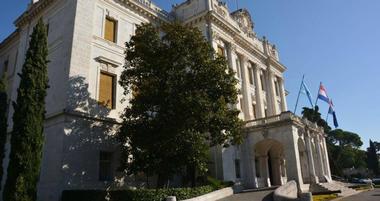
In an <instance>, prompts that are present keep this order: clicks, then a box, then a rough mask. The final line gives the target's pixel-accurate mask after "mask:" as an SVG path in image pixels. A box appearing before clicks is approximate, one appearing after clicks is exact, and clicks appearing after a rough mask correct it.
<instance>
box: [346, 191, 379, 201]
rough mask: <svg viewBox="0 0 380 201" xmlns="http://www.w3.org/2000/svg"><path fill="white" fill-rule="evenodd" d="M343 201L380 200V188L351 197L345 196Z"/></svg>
mask: <svg viewBox="0 0 380 201" xmlns="http://www.w3.org/2000/svg"><path fill="white" fill-rule="evenodd" d="M341 201H380V189H379V188H375V190H373V191H366V192H363V193H359V194H356V195H353V196H350V197H345V198H343V199H341Z"/></svg>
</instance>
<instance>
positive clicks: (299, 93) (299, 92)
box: [294, 74, 305, 114]
mask: <svg viewBox="0 0 380 201" xmlns="http://www.w3.org/2000/svg"><path fill="white" fill-rule="evenodd" d="M304 79H305V74H304V75H303V76H302V82H301V85H300V90H299V91H298V97H297V102H296V107H295V108H294V114H296V112H297V107H298V101H299V100H300V95H301V90H302V83H303V81H304Z"/></svg>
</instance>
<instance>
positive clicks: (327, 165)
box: [322, 137, 332, 182]
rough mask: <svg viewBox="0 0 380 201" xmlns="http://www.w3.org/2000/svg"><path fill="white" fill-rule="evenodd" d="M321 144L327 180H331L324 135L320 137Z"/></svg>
mask: <svg viewBox="0 0 380 201" xmlns="http://www.w3.org/2000/svg"><path fill="white" fill-rule="evenodd" d="M322 145H323V149H324V153H323V154H325V159H326V160H325V161H324V162H325V164H326V176H327V177H328V179H329V181H328V182H331V181H332V178H331V170H330V163H329V161H330V160H329V154H328V152H327V146H326V138H325V137H322Z"/></svg>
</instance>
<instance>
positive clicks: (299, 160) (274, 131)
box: [221, 112, 331, 191]
mask: <svg viewBox="0 0 380 201" xmlns="http://www.w3.org/2000/svg"><path fill="white" fill-rule="evenodd" d="M324 135H325V134H324V132H323V129H322V128H320V127H318V126H317V125H316V124H314V123H311V122H309V121H308V120H306V119H302V118H300V117H297V116H295V115H294V114H292V113H290V112H284V113H281V114H280V115H276V116H272V117H268V118H264V119H258V120H254V121H249V122H247V123H246V128H245V136H246V137H245V140H244V142H243V144H242V145H240V146H239V147H230V148H223V149H222V152H221V154H222V156H221V158H223V161H222V166H223V167H222V171H223V179H224V180H226V181H231V180H232V181H235V182H240V183H241V184H242V185H243V186H244V187H245V188H264V187H271V186H280V185H283V184H285V183H286V182H287V181H290V180H295V181H297V182H298V184H299V188H300V189H301V190H302V191H308V190H309V187H310V184H313V183H320V182H330V181H331V173H330V168H329V163H328V155H327V150H326V141H325V136H324ZM231 157H237V158H238V159H239V162H240V164H241V165H239V167H236V166H235V168H233V167H234V164H233V161H235V160H236V158H231ZM231 167H232V168H231ZM240 167H241V169H240ZM235 171H240V172H241V178H234V177H233V175H234V173H235ZM239 175H240V174H239Z"/></svg>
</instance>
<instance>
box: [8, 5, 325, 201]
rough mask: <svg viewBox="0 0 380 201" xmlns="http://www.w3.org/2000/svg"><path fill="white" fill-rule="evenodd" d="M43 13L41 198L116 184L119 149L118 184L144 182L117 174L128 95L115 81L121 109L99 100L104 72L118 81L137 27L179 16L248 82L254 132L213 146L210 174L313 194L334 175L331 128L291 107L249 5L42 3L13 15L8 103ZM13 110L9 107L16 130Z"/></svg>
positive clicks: (249, 129)
mask: <svg viewBox="0 0 380 201" xmlns="http://www.w3.org/2000/svg"><path fill="white" fill-rule="evenodd" d="M41 17H42V18H43V19H44V21H45V22H46V23H47V24H48V25H49V36H48V45H49V60H50V63H49V69H48V71H49V85H50V88H49V89H48V96H47V98H46V111H47V113H46V122H45V146H44V154H43V163H42V169H41V178H40V183H39V198H40V199H39V200H41V201H58V200H59V199H60V195H61V192H62V191H63V190H66V189H104V188H107V187H109V186H110V185H113V184H112V182H105V181H99V164H100V162H101V157H100V154H99V153H100V151H105V152H110V153H114V154H113V155H112V158H111V159H110V160H111V161H110V167H111V168H112V170H113V171H112V172H113V173H112V177H114V178H116V179H117V180H118V181H119V182H118V185H121V186H128V185H136V184H140V183H141V185H143V184H144V181H145V180H144V179H141V180H140V178H138V177H133V178H124V177H123V176H122V174H121V173H120V172H117V171H116V170H117V168H118V166H117V163H118V155H119V153H118V145H117V143H116V142H115V140H114V139H113V137H114V134H115V132H116V130H117V127H118V124H119V123H120V119H119V116H120V114H121V112H122V111H123V108H125V106H126V104H128V102H127V101H125V102H123V103H121V100H122V99H123V98H127V99H128V97H125V96H124V95H123V90H122V88H121V87H120V86H118V85H116V86H115V92H116V93H115V99H116V101H115V102H116V105H115V108H114V109H107V108H105V107H103V106H100V105H98V101H97V100H98V97H99V94H98V91H99V76H100V75H99V74H100V72H107V73H109V74H113V75H115V77H116V81H117V78H118V77H119V76H120V74H121V70H122V66H123V65H124V44H125V42H127V41H128V40H129V39H130V37H131V36H132V35H133V34H134V30H135V25H136V24H140V23H143V22H151V23H154V24H160V23H163V22H168V21H170V20H173V19H179V20H181V21H182V22H183V23H184V24H187V25H191V26H194V27H198V28H199V29H200V30H201V31H202V33H203V34H204V36H205V37H206V39H207V40H208V41H209V42H210V44H212V46H213V47H214V48H215V49H216V50H218V49H221V50H222V51H223V52H224V53H223V54H224V55H225V56H226V58H227V60H228V62H229V66H230V67H231V68H232V69H234V70H235V72H236V73H237V74H236V76H237V78H238V79H239V81H240V82H239V84H238V86H237V87H238V88H239V89H240V90H241V95H240V96H239V100H240V101H239V104H238V105H236V107H237V108H239V109H241V111H242V112H241V114H240V117H241V118H242V119H243V120H244V121H247V126H246V128H245V130H244V132H245V136H246V138H245V141H244V143H243V144H242V145H240V146H231V147H229V148H221V147H214V148H212V149H211V151H210V160H211V162H212V163H211V165H210V174H212V175H214V176H215V177H217V178H220V179H223V180H226V181H235V182H240V183H241V184H242V185H243V186H244V187H246V188H260V187H265V186H272V185H281V184H284V183H285V182H286V181H287V180H290V179H294V180H296V181H298V182H299V185H300V187H301V188H302V189H303V190H307V188H308V184H310V183H313V182H314V183H318V182H320V181H329V180H330V179H331V174H330V170H329V165H328V155H327V150H326V143H325V138H324V135H323V131H322V130H320V128H318V127H316V126H315V125H314V124H311V123H309V122H307V121H305V120H302V119H300V118H298V117H295V116H294V115H292V114H291V113H289V112H286V111H287V103H286V93H287V92H286V91H285V87H284V77H283V73H284V72H285V70H286V67H285V66H283V65H282V64H281V63H280V62H279V55H278V52H277V50H276V47H275V46H274V45H273V44H270V43H269V42H268V40H266V39H265V38H263V39H260V38H258V37H257V36H256V34H255V32H254V23H253V21H252V19H251V16H250V14H249V13H248V12H247V11H246V10H244V9H242V10H238V11H235V12H232V13H230V12H229V10H228V8H227V7H226V5H225V4H224V3H221V2H219V1H218V0H187V1H185V2H184V3H182V4H179V5H176V6H174V7H173V10H172V12H171V13H170V14H169V13H167V12H165V11H163V10H162V9H160V8H159V7H157V6H155V5H154V4H153V3H152V2H151V1H148V0H39V1H36V0H34V1H33V3H31V5H30V6H29V7H28V11H27V12H25V13H24V14H22V15H21V16H20V17H19V18H18V19H17V20H16V21H15V24H16V26H17V30H16V31H15V32H14V33H13V34H12V35H10V36H9V37H8V38H7V39H6V40H4V41H3V42H2V43H1V44H0V75H2V74H3V73H4V72H7V78H8V94H9V97H10V101H15V100H16V98H17V88H18V83H19V81H20V80H19V77H18V76H17V73H19V72H21V68H22V64H23V62H24V58H25V52H26V50H27V46H28V41H29V35H30V34H31V32H32V29H33V26H34V25H35V24H36V22H37V20H38V19H39V18H41ZM106 17H110V18H112V19H114V20H116V21H117V33H116V42H110V41H107V40H105V39H104V34H105V33H104V26H105V19H106ZM12 114H13V108H12V107H9V116H10V117H9V121H8V123H9V130H8V131H9V132H11V128H12V118H11V116H12ZM8 138H9V137H8ZM8 140H9V139H8ZM7 150H8V152H9V144H8V145H7ZM7 161H8V159H7V158H6V159H5V166H7ZM3 184H4V180H3V181H2V185H3Z"/></svg>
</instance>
